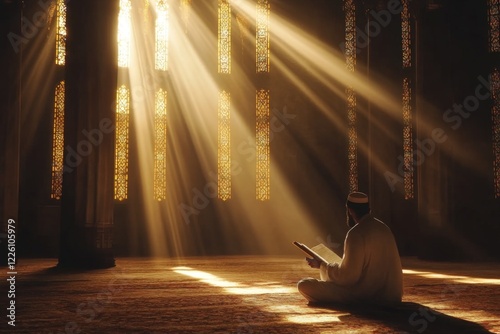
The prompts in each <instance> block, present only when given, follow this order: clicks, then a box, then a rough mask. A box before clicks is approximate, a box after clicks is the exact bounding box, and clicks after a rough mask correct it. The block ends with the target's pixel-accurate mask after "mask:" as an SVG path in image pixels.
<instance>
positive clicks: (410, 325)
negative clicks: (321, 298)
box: [309, 302, 493, 334]
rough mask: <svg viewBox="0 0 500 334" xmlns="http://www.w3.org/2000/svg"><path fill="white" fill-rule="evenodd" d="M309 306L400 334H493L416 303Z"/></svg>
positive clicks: (465, 321)
mask: <svg viewBox="0 0 500 334" xmlns="http://www.w3.org/2000/svg"><path fill="white" fill-rule="evenodd" d="M309 306H310V307H317V308H324V309H329V310H335V311H344V312H349V313H350V314H349V315H345V316H340V317H339V318H340V320H341V321H343V322H346V323H348V322H351V321H352V322H355V321H356V319H360V318H362V319H370V320H373V321H374V322H376V323H380V324H381V325H385V326H387V327H391V328H393V329H394V330H395V331H397V333H401V334H403V333H418V334H422V333H425V334H443V333H467V334H473V333H493V332H490V331H488V330H487V329H486V328H484V327H483V326H481V325H479V324H477V323H475V322H472V321H468V320H464V319H460V318H456V317H452V316H449V315H447V314H444V313H442V312H438V311H436V310H433V309H432V308H430V307H428V306H425V305H422V304H418V303H411V302H403V303H401V304H399V305H398V306H394V307H388V306H368V307H364V306H363V307H360V306H346V305H331V304H329V305H326V304H309Z"/></svg>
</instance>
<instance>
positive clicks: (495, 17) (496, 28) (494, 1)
mask: <svg viewBox="0 0 500 334" xmlns="http://www.w3.org/2000/svg"><path fill="white" fill-rule="evenodd" d="M488 23H489V26H490V27H489V30H490V43H489V44H490V51H491V52H500V0H489V1H488Z"/></svg>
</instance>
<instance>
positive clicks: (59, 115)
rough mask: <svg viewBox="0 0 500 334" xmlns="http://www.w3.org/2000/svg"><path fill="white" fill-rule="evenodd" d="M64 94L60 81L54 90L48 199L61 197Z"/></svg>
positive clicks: (62, 83)
mask: <svg viewBox="0 0 500 334" xmlns="http://www.w3.org/2000/svg"><path fill="white" fill-rule="evenodd" d="M64 94H65V83H64V81H61V82H60V83H59V84H58V85H57V86H56V89H55V94H54V96H55V101H54V122H53V127H52V187H51V193H50V198H54V199H60V198H61V196H62V186H63V172H64Z"/></svg>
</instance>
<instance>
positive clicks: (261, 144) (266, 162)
mask: <svg viewBox="0 0 500 334" xmlns="http://www.w3.org/2000/svg"><path fill="white" fill-rule="evenodd" d="M256 105H257V122H256V135H255V141H256V154H257V166H256V170H257V173H256V174H257V182H256V188H257V199H258V200H261V201H265V200H268V199H270V197H271V173H270V169H271V168H270V162H271V154H270V145H269V143H270V107H269V90H266V89H261V90H258V91H257V96H256Z"/></svg>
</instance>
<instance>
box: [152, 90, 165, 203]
mask: <svg viewBox="0 0 500 334" xmlns="http://www.w3.org/2000/svg"><path fill="white" fill-rule="evenodd" d="M154 124H155V136H154V173H153V188H154V198H155V199H156V200H158V201H161V200H164V199H166V197H167V185H166V180H167V157H166V155H167V92H166V91H164V90H163V89H161V88H160V89H159V90H158V91H157V92H156V96H155V122H154Z"/></svg>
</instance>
